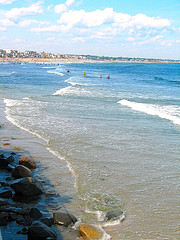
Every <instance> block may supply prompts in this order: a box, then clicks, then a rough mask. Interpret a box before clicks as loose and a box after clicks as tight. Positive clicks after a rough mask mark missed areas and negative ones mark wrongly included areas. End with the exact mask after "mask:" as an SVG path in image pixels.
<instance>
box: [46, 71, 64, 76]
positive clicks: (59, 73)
mask: <svg viewBox="0 0 180 240" xmlns="http://www.w3.org/2000/svg"><path fill="white" fill-rule="evenodd" d="M47 72H48V73H51V74H57V75H60V76H64V73H62V72H58V71H55V70H50V71H47Z"/></svg>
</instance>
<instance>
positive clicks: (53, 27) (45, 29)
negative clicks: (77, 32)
mask: <svg viewBox="0 0 180 240" xmlns="http://www.w3.org/2000/svg"><path fill="white" fill-rule="evenodd" d="M66 31H67V27H66V26H63V25H61V26H59V25H51V26H48V27H37V28H31V32H66Z"/></svg>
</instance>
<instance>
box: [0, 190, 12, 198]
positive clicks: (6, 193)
mask: <svg viewBox="0 0 180 240" xmlns="http://www.w3.org/2000/svg"><path fill="white" fill-rule="evenodd" d="M11 197H12V192H11V191H10V190H4V191H0V198H11Z"/></svg>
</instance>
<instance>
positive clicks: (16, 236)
mask: <svg viewBox="0 0 180 240" xmlns="http://www.w3.org/2000/svg"><path fill="white" fill-rule="evenodd" d="M0 110H1V111H0V112H1V123H0V131H1V137H0V152H1V155H3V154H4V155H8V154H12V153H13V154H14V156H17V157H19V156H20V157H32V158H33V160H34V161H35V163H36V169H34V170H33V175H32V176H33V177H34V176H35V177H36V178H37V179H39V180H40V181H41V182H42V184H43V188H44V194H43V195H42V196H41V197H39V198H38V199H37V200H32V201H30V202H29V201H27V200H25V201H22V202H24V203H22V204H24V205H26V207H28V208H29V207H31V208H32V207H37V208H38V209H39V210H40V211H41V212H42V213H43V215H44V216H45V217H48V218H51V217H52V214H53V212H56V211H59V210H60V211H62V212H65V213H67V212H69V207H70V206H71V202H72V201H71V199H72V196H70V195H67V194H69V193H68V191H70V192H71V193H72V191H73V178H72V176H71V174H70V173H69V171H68V169H67V167H66V165H65V163H63V162H62V168H61V169H58V172H57V182H50V179H48V178H47V177H46V176H45V175H43V172H46V171H48V169H47V166H46V167H45V165H43V164H42V162H43V161H44V162H45V161H51V162H53V161H56V157H55V156H53V155H52V154H50V153H49V152H48V151H47V150H46V148H45V143H44V142H43V141H41V140H40V139H38V138H37V137H35V136H33V135H31V134H29V133H27V132H25V131H23V130H20V129H19V128H17V127H16V126H14V125H12V124H11V123H10V122H9V121H8V120H7V119H6V117H5V114H4V111H5V108H4V103H3V101H2V100H0ZM52 167H53V164H52ZM0 171H1V176H0V182H1V185H0V191H3V189H2V188H3V187H2V186H4V185H5V184H9V183H10V182H11V180H12V177H11V172H8V171H7V170H3V169H0ZM63 175H66V177H67V175H69V180H70V181H72V189H67V192H66V193H65V192H62V195H61V196H59V194H57V193H56V190H55V187H57V185H59V187H62V185H63V184H65V183H63V181H62V179H61V181H60V180H59V179H60V178H61V177H62V178H63ZM6 178H9V182H7V181H6V180H5V179H6ZM3 183H4V185H3ZM64 188H65V187H64ZM62 189H63V187H62ZM1 200H2V198H1ZM4 200H7V201H9V202H10V203H11V204H12V206H15V205H18V204H19V206H20V207H22V206H21V203H19V202H18V201H17V202H15V201H12V200H10V199H9V200H8V199H5V198H4ZM24 205H23V206H24ZM0 211H2V210H0ZM70 211H71V210H70ZM1 220H2V219H1ZM25 225H26V224H24V226H23V225H21V223H17V222H16V221H12V220H11V221H9V220H8V223H7V224H2V225H1V227H0V229H1V235H2V237H3V240H11V239H12V240H25V239H27V233H22V229H23V228H27V227H28V226H25ZM53 229H54V231H55V232H56V233H57V239H59V240H61V239H62V240H63V239H64V240H72V239H77V238H78V236H80V233H79V232H78V231H76V230H73V229H72V228H70V227H63V226H56V227H53Z"/></svg>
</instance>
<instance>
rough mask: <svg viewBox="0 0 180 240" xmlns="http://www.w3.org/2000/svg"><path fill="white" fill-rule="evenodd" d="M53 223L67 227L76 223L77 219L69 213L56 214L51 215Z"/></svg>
mask: <svg viewBox="0 0 180 240" xmlns="http://www.w3.org/2000/svg"><path fill="white" fill-rule="evenodd" d="M53 218H54V223H55V224H59V225H64V226H65V227H68V226H69V225H73V224H74V223H75V222H77V218H76V217H75V216H73V215H72V214H70V213H63V212H56V213H53Z"/></svg>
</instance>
